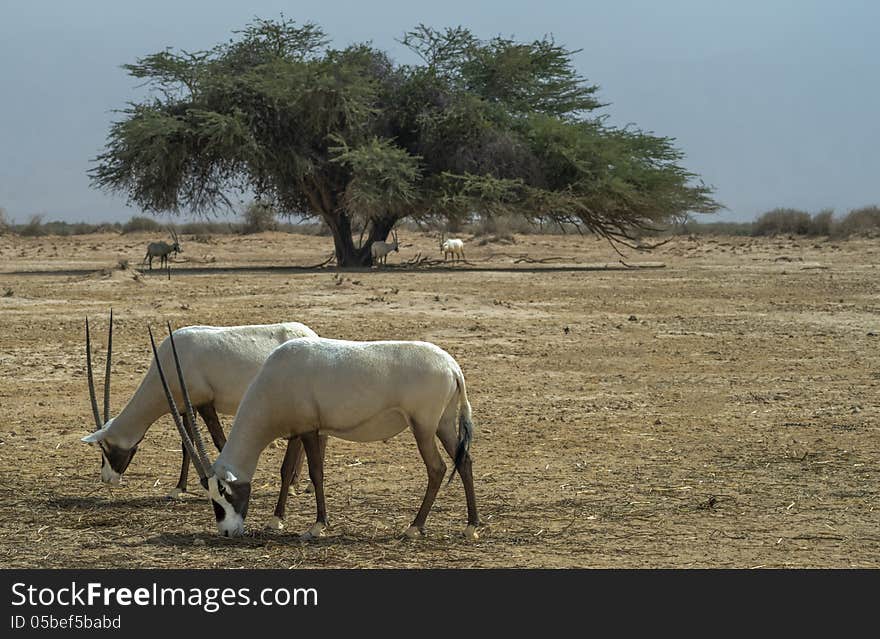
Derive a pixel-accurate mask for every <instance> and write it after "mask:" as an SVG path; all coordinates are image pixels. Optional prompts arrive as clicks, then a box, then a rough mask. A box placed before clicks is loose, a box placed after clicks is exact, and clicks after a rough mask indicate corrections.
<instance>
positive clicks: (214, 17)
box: [0, 0, 880, 221]
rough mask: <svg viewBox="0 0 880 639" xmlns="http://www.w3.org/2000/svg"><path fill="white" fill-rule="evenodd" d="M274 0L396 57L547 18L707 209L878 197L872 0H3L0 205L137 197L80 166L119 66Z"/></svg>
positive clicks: (545, 28) (203, 40) (619, 112)
mask: <svg viewBox="0 0 880 639" xmlns="http://www.w3.org/2000/svg"><path fill="white" fill-rule="evenodd" d="M281 11H283V12H284V13H285V15H287V16H288V17H292V18H294V19H296V20H298V21H300V22H305V21H314V22H317V23H319V24H321V25H322V26H323V27H324V28H325V29H326V31H327V32H328V33H329V34H330V36H331V37H332V38H333V43H334V44H335V45H337V46H344V45H345V44H348V43H350V42H355V41H364V40H372V41H373V43H374V44H375V45H376V46H378V47H380V48H384V49H386V50H389V51H390V52H391V53H392V55H393V57H395V58H396V59H398V60H403V61H412V60H411V57H410V56H409V55H408V53H407V52H406V51H405V49H403V47H401V46H400V45H399V44H398V43H397V42H396V39H397V38H399V37H400V36H401V35H402V34H403V32H404V31H405V30H407V29H409V28H411V27H413V26H415V25H416V24H418V23H420V22H423V23H425V24H428V25H431V26H435V27H445V26H456V25H463V26H466V27H469V28H470V29H472V30H473V31H474V32H475V33H476V34H477V35H479V36H481V37H491V36H493V35H504V36H514V37H516V38H517V39H533V38H538V37H541V36H544V35H545V34H552V35H553V36H554V37H555V38H556V40H557V42H560V43H562V44H565V45H566V46H568V47H570V48H573V49H574V48H581V49H583V51H582V52H581V53H579V54H577V56H576V58H575V60H576V64H577V67H578V69H579V71H580V72H581V73H582V74H583V75H584V76H586V77H587V78H588V79H589V80H590V81H591V82H593V83H595V84H598V85H599V86H600V87H601V92H600V97H601V99H602V100H603V101H604V102H608V103H610V106H609V107H607V108H606V109H605V112H606V113H608V114H609V115H610V118H611V122H612V123H614V124H619V125H624V124H627V123H629V122H633V123H635V124H637V125H638V126H640V127H641V128H643V129H645V130H649V131H653V132H655V133H656V134H658V135H664V136H670V137H674V138H676V139H677V141H678V146H679V147H680V148H681V149H683V150H684V151H685V153H686V154H687V158H686V160H685V166H686V167H687V168H688V169H690V170H692V171H694V172H696V173H699V174H700V175H702V176H703V178H704V179H705V181H706V182H707V183H708V184H711V185H714V186H715V187H716V189H717V198H718V199H719V200H721V201H722V202H723V203H724V204H725V205H727V207H728V208H729V209H730V210H729V211H727V212H725V213H723V214H722V216H721V219H751V218H753V217H754V216H755V215H757V214H759V213H761V212H763V211H765V210H767V209H770V208H773V207H776V206H793V207H798V208H804V209H807V210H810V211H814V210H818V209H821V208H825V207H832V208H835V209H836V210H837V211H838V212H839V213H840V212H846V211H847V210H848V209H850V208H854V207H858V206H862V205H866V204H875V203H880V186H878V185H880V122H878V116H880V81H878V78H880V38H878V29H880V26H878V25H880V2H874V1H871V0H864V1H861V0H837V1H834V2H832V1H830V0H829V1H827V2H818V1H813V0H798V1H795V0H790V1H786V0H760V1H759V0H736V1H733V0H731V1H725V2H721V1H712V0H662V1H661V0H616V1H613V0H602V1H590V0H580V1H577V0H571V1H562V0H531V1H520V0H506V1H504V2H478V1H477V0H469V1H466V2H464V1H460V0H435V1H433V2H416V1H414V0H408V1H391V2H381V1H372V2H370V1H367V2H356V1H351V0H350V1H345V2H336V1H333V0H325V1H323V2H314V1H308V2H292V1H287V2H285V1H282V0H250V1H244V2H242V1H241V0H238V1H233V0H212V1H207V0H206V1H197V2H196V1H192V2H190V1H186V0H176V1H168V0H150V1H149V2H137V3H135V2H127V1H124V0H115V1H109V0H77V1H73V0H71V1H64V0H57V1H55V2H49V1H46V0H20V1H19V0H0V206H2V207H3V208H5V209H6V211H7V212H8V214H9V215H10V216H11V217H13V218H15V219H16V220H17V221H24V220H25V219H26V218H27V217H28V216H30V215H31V214H33V213H43V214H45V215H46V217H47V219H63V220H68V221H78V220H86V221H99V220H124V219H127V218H128V217H130V216H131V215H133V214H135V213H137V212H138V211H137V209H135V208H130V207H127V206H126V204H125V201H124V200H122V199H119V198H115V197H112V196H110V195H107V194H105V193H102V192H99V191H95V190H93V189H91V188H90V187H89V182H88V178H87V176H86V171H87V170H88V168H89V167H90V166H91V159H92V158H94V157H95V155H97V154H98V153H99V152H100V150H101V148H102V146H103V143H104V140H105V137H106V134H107V131H108V126H109V123H110V122H111V121H112V120H113V118H114V114H113V113H112V110H113V109H115V108H120V107H122V106H124V104H125V102H126V101H128V100H133V99H135V98H137V97H138V95H139V92H138V91H137V89H136V82H135V81H134V80H133V79H132V78H129V77H128V76H127V75H126V74H125V72H124V71H123V70H122V69H121V68H120V65H122V64H124V63H128V62H133V61H134V60H135V59H136V58H138V57H140V56H144V55H146V54H149V53H153V52H156V51H159V50H161V49H163V48H165V47H174V48H184V49H188V50H196V49H201V48H208V47H210V46H212V45H214V44H217V43H218V42H221V41H223V40H225V39H227V38H229V37H230V35H231V31H232V30H234V29H238V28H240V27H242V26H244V25H245V24H246V23H247V22H248V21H249V20H250V19H251V18H253V17H254V16H260V17H267V18H268V17H277V16H278V15H279V12H281Z"/></svg>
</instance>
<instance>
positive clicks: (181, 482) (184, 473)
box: [168, 414, 193, 499]
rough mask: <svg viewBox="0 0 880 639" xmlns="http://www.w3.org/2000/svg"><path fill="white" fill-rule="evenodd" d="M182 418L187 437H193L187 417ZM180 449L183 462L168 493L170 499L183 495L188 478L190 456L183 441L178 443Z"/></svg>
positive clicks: (191, 427)
mask: <svg viewBox="0 0 880 639" xmlns="http://www.w3.org/2000/svg"><path fill="white" fill-rule="evenodd" d="M181 417H183V426H184V428H186V432H187V433H189V436H190V437H192V436H193V424H191V423H190V421H189V417H188V416H187V415H185V414H184V415H181ZM180 447H181V448H182V449H183V460H182V463H181V465H180V476H179V477H178V478H177V485H176V486H175V487H174V488H172V489H171V492H169V493H168V496H169V497H170V498H172V499H177V498H179V497H180V496H181V495H182V494H183V493H185V492H186V483H187V478H188V476H189V462H190V456H189V453H188V452H187V450H186V446H184V445H183V441H181V442H180Z"/></svg>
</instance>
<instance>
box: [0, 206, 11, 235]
mask: <svg viewBox="0 0 880 639" xmlns="http://www.w3.org/2000/svg"><path fill="white" fill-rule="evenodd" d="M7 231H9V216H8V215H6V209H4V208H3V207H2V206H0V233H6V232H7Z"/></svg>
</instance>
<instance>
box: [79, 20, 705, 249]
mask: <svg viewBox="0 0 880 639" xmlns="http://www.w3.org/2000/svg"><path fill="white" fill-rule="evenodd" d="M403 43H404V44H405V45H406V46H408V47H410V48H411V49H412V50H413V51H415V52H416V53H417V54H418V55H419V56H421V58H422V60H423V62H424V63H423V64H419V65H412V66H408V65H399V64H396V63H395V62H394V61H392V60H391V59H390V58H389V57H388V55H387V54H386V53H385V52H383V51H380V50H377V49H375V48H374V47H372V46H371V45H369V44H355V45H352V46H349V47H346V48H343V49H337V48H333V47H331V46H330V45H329V44H328V38H327V36H326V35H325V34H324V32H323V31H322V30H321V29H320V27H318V26H316V25H314V24H305V25H302V26H301V25H298V24H296V23H295V22H294V21H292V20H288V19H286V18H284V17H283V16H282V18H281V19H280V20H274V21H273V20H261V19H257V20H255V21H254V22H253V23H251V24H250V25H248V26H247V27H246V28H245V29H243V30H242V31H238V32H236V37H235V38H233V39H232V40H231V41H229V42H227V43H224V44H220V45H218V46H216V47H214V48H212V49H210V50H207V51H198V52H187V51H180V52H174V51H171V50H165V51H162V52H159V53H156V54H153V55H149V56H146V57H144V58H142V59H140V60H138V61H137V62H136V63H134V64H129V65H126V66H125V68H126V69H127V70H128V72H129V73H130V74H131V75H132V76H133V77H135V78H138V79H139V80H144V81H145V82H146V84H147V86H149V87H151V88H152V89H153V95H152V96H151V97H150V98H149V99H148V100H145V101H144V102H142V103H139V104H132V105H129V106H128V107H127V108H125V109H124V110H122V111H121V112H120V113H121V119H120V120H119V121H117V122H116V123H114V124H113V125H112V127H111V129H110V133H109V136H108V140H107V144H106V148H105V150H104V152H103V153H101V154H100V155H99V156H98V157H97V158H96V162H95V165H94V167H93V169H92V170H91V171H90V176H91V179H92V183H93V185H94V186H96V187H98V188H102V189H107V190H110V191H116V192H122V193H125V194H126V195H127V196H128V198H129V200H130V201H131V202H133V203H136V204H138V205H139V206H141V207H142V208H144V209H145V210H148V211H171V212H180V211H181V210H184V209H188V210H190V211H192V212H195V213H211V212H215V211H222V210H232V209H233V205H232V198H231V194H232V193H233V192H236V191H237V192H239V193H245V192H249V193H254V194H256V195H257V196H258V197H260V198H261V199H262V200H263V201H265V202H268V203H270V204H271V205H272V206H274V207H276V208H277V210H279V211H281V212H282V213H283V214H290V215H297V216H301V217H302V216H305V217H309V216H312V217H317V218H320V219H321V220H323V222H324V224H326V226H327V228H329V229H330V231H331V232H332V234H333V236H334V241H335V244H336V252H337V259H338V261H339V263H340V264H341V265H347V264H357V263H369V259H370V251H369V244H370V243H371V242H372V241H374V240H376V239H384V238H385V236H386V235H387V233H388V231H389V230H390V228H391V227H393V226H394V224H395V223H397V221H398V220H401V219H405V218H410V219H414V220H419V221H429V220H434V221H438V222H441V223H447V224H452V225H456V224H461V223H462V222H464V221H465V220H467V219H468V217H469V216H470V215H471V214H472V213H473V212H474V211H478V212H479V213H480V214H481V215H484V216H488V217H492V216H499V215H500V216H507V217H508V218H509V217H510V216H519V217H521V218H523V219H524V220H526V221H527V222H529V223H537V224H539V225H540V224H544V223H552V224H555V225H574V226H575V227H576V228H578V229H583V230H587V231H592V232H595V233H598V234H600V235H602V236H605V237H608V238H612V239H619V240H625V239H626V238H628V237H631V236H632V234H633V233H634V232H635V231H636V230H638V229H645V228H651V227H652V226H654V225H658V224H662V223H665V222H668V221H670V220H673V219H676V217H678V216H682V215H684V214H685V213H686V212H688V211H699V212H712V211H715V210H717V209H718V208H719V207H720V205H719V204H718V203H717V202H715V201H714V200H713V199H712V190H711V189H710V188H708V187H706V186H705V185H703V184H702V183H700V182H699V181H698V179H697V176H696V175H694V174H693V173H690V172H688V171H687V170H685V169H684V168H682V166H681V162H682V160H683V156H682V154H681V152H680V151H679V150H677V149H676V148H675V146H674V144H673V140H672V139H670V138H664V137H658V136H654V135H652V134H648V133H645V132H643V131H640V130H638V129H635V128H624V129H620V128H614V127H610V126H608V125H606V124H605V121H604V119H603V118H602V117H598V116H594V115H593V112H594V111H595V110H596V109H597V108H599V107H600V106H602V105H601V104H600V103H599V101H598V99H597V97H596V94H597V91H598V88H597V87H596V86H595V85H592V84H589V83H588V82H587V81H586V80H585V79H584V78H582V77H581V76H580V75H579V74H578V73H577V72H576V71H575V69H574V64H573V56H574V55H575V54H577V53H578V52H577V51H573V50H569V49H566V48H565V47H562V46H559V45H558V44H556V43H555V42H554V41H553V39H552V38H544V39H542V40H535V41H532V42H516V41H513V40H510V39H506V38H493V39H491V40H486V41H484V40H480V39H478V38H476V37H475V36H474V35H473V34H472V33H471V32H470V31H468V30H467V29H464V28H461V27H459V28H455V29H447V30H445V31H439V30H434V29H431V28H429V27H426V26H424V25H420V26H419V27H417V28H416V29H414V30H413V31H411V32H409V33H407V34H405V36H404V38H403ZM358 231H361V239H362V242H361V243H360V246H356V245H355V244H354V239H353V237H352V233H357V232H358Z"/></svg>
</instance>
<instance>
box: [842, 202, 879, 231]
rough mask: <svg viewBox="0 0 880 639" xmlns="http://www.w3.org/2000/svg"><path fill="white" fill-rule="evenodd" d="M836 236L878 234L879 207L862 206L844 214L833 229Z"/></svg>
mask: <svg viewBox="0 0 880 639" xmlns="http://www.w3.org/2000/svg"><path fill="white" fill-rule="evenodd" d="M835 231H836V234H837V235H841V236H847V235H868V234H873V233H877V232H880V207H878V206H863V207H862V208H860V209H854V210H852V211H850V212H849V213H847V214H846V217H844V218H843V219H842V220H841V221H840V222H838V224H837V228H836V229H835Z"/></svg>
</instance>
